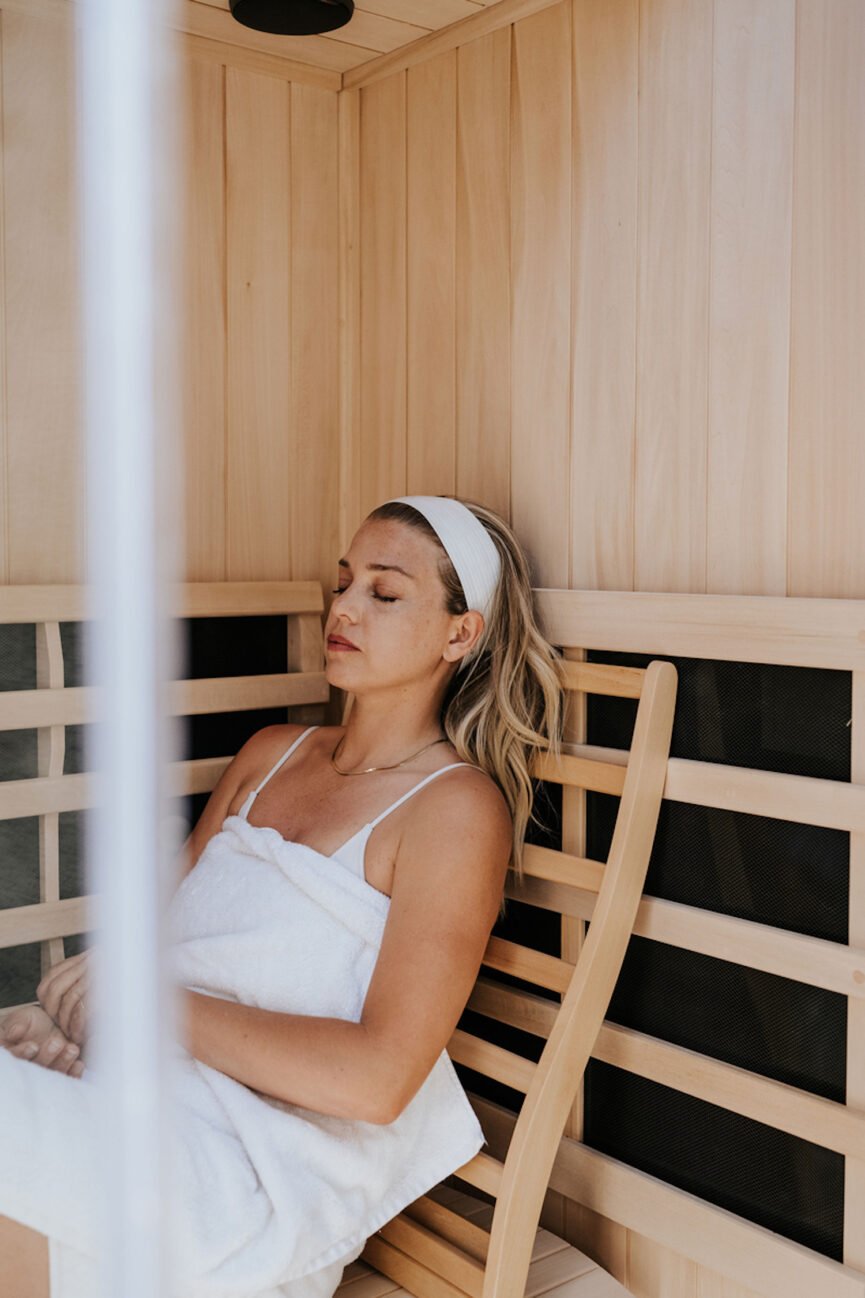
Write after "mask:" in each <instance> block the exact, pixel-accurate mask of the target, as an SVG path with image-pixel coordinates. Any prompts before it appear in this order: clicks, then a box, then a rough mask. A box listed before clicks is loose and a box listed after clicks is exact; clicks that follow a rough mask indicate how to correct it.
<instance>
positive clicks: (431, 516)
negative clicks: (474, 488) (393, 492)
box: [387, 496, 502, 623]
mask: <svg viewBox="0 0 865 1298" xmlns="http://www.w3.org/2000/svg"><path fill="white" fill-rule="evenodd" d="M393 499H394V500H395V501H400V502H402V503H403V504H406V505H412V506H414V508H415V509H416V510H417V511H418V513H420V514H423V516H424V518H425V519H426V520H427V522H428V523H429V524H430V525H431V526H432V528H433V529H434V530H435V533H436V536H437V537H438V538H439V540H440V541H441V543H442V545H443V546H444V548H445V549H446V550H447V552H448V556H449V557H450V561H451V563H452V564H453V566H454V568H455V569H456V573H457V576H458V577H459V579H460V583H461V585H462V588H463V592H464V593H465V597H466V604H467V606H468V607H469V608H473V609H477V611H478V612H479V613H483V615H484V622H485V623H488V621H489V614H490V609H491V608H492V604H493V595H494V594H495V590H496V586H497V585H498V583H499V576H500V575H501V569H502V562H501V559H500V557H499V552H498V550H497V549H496V546H495V542H494V541H493V540H492V538H491V537H490V534H489V532H488V531H487V529H486V528H485V527H484V525H483V523H481V522H479V521H478V519H477V518H476V517H475V515H474V514H473V513H472V511H471V510H470V509H468V508H467V507H466V506H465V505H464V504H463V503H462V501H461V500H454V498H453V496H394V497H393ZM387 503H388V504H390V503H391V502H390V501H388V502H387Z"/></svg>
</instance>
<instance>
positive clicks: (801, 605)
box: [535, 588, 865, 671]
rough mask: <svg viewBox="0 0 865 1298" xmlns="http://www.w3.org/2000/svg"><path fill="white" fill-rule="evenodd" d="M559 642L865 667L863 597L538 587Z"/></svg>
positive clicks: (538, 602)
mask: <svg viewBox="0 0 865 1298" xmlns="http://www.w3.org/2000/svg"><path fill="white" fill-rule="evenodd" d="M535 606H536V608H537V611H538V617H539V620H540V622H541V625H542V627H543V631H544V634H545V635H546V637H547V639H548V640H549V641H550V642H551V643H552V644H554V645H562V646H568V647H574V648H579V649H600V650H604V651H608V652H622V653H637V654H667V655H670V656H676V657H682V658H711V659H718V660H722V661H730V662H749V663H779V664H787V665H788V666H791V667H832V668H838V669H839V670H841V671H863V670H865V600H861V599H809V598H800V597H797V596H789V595H777V596H773V595H699V594H691V593H688V594H685V593H678V592H677V593H673V594H669V593H667V592H662V593H656V592H654V591H630V590H628V591H618V590H554V589H548V588H538V589H536V590H535Z"/></svg>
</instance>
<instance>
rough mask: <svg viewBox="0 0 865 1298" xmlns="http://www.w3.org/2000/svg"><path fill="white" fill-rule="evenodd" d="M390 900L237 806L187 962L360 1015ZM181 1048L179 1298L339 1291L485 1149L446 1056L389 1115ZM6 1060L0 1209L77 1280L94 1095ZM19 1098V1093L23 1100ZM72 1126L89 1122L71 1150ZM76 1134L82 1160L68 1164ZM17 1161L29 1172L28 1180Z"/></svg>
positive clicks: (211, 977)
mask: <svg viewBox="0 0 865 1298" xmlns="http://www.w3.org/2000/svg"><path fill="white" fill-rule="evenodd" d="M389 906H390V898H388V897H387V896H386V895H385V894H384V893H381V892H379V891H378V890H377V889H376V888H373V887H372V885H371V884H369V883H367V882H366V880H365V879H363V878H361V877H359V876H357V875H355V874H353V873H352V872H351V871H350V870H349V869H347V868H346V867H345V866H344V865H342V864H341V863H340V862H339V861H338V860H336V859H334V858H330V857H327V856H324V855H322V854H321V853H319V852H316V851H314V850H313V849H312V848H309V847H306V846H304V845H302V844H299V843H291V842H288V841H287V840H285V839H283V838H282V837H281V835H280V834H278V833H277V832H276V830H273V829H268V828H264V827H262V826H256V825H251V824H249V823H248V822H247V821H246V820H244V819H242V818H241V817H239V816H229V817H228V819H227V820H226V821H225V822H224V824H223V826H222V829H221V831H220V832H219V833H218V834H216V835H215V836H214V837H213V838H212V839H211V840H210V842H209V843H208V845H207V847H206V848H205V850H204V852H203V853H202V855H201V857H200V859H199V861H198V863H197V864H196V866H195V868H194V869H193V870H192V871H191V872H190V873H189V874H188V875H187V876H186V877H185V878H184V880H183V881H182V883H181V885H180V887H179V888H178V890H177V893H176V894H175V897H174V898H173V900H172V903H171V907H170V913H169V921H170V925H171V935H172V939H173V942H174V945H173V946H172V949H171V957H172V961H173V967H174V973H175V975H176V977H177V979H178V981H179V982H180V983H181V984H182V985H183V986H186V987H190V988H192V989H194V990H196V991H201V992H205V993H207V994H209V995H215V996H221V997H224V998H226V999H230V1000H236V1001H239V1002H241V1003H243V1004H247V1005H256V1006H260V1007H261V1008H263V1009H270V1010H280V1011H283V1012H287V1013H300V1014H309V1015H321V1016H326V1017H332V1018H344V1019H350V1020H352V1021H354V1022H357V1021H359V1019H360V1017H361V1012H362V1009H363V1003H364V1000H365V997H366V992H367V989H368V986H369V981H370V978H371V977H372V972H373V969H374V967H375V962H376V959H377V956H378V951H379V947H380V944H381V937H382V933H383V931H384V926H385V922H386V919H387V912H388V908H389ZM0 1055H6V1052H5V1051H0ZM180 1055H181V1057H180V1058H179V1059H177V1060H175V1061H174V1062H175V1064H176V1076H177V1079H178V1085H177V1089H178V1094H177V1097H176V1103H177V1105H178V1113H179V1115H180V1119H181V1120H180V1122H179V1123H178V1126H179V1129H180V1140H179V1148H178V1149H177V1150H176V1151H174V1154H173V1170H174V1177H175V1187H176V1191H175V1193H176V1200H177V1210H178V1212H179V1213H180V1215H181V1217H182V1231H181V1232H179V1234H178V1238H179V1239H181V1241H182V1245H183V1250H182V1257H181V1258H180V1267H181V1270H182V1274H181V1275H179V1276H178V1283H177V1286H176V1292H177V1294H178V1298H307V1294H308V1298H329V1296H330V1294H332V1293H333V1291H334V1289H335V1288H336V1286H337V1284H338V1283H339V1279H340V1275H341V1271H342V1264H343V1263H344V1262H345V1261H346V1260H350V1259H351V1257H354V1256H357V1254H358V1253H359V1252H360V1250H361V1248H362V1247H363V1244H364V1242H365V1240H366V1239H367V1238H368V1237H369V1236H370V1235H371V1234H373V1232H374V1231H376V1230H377V1229H378V1228H379V1227H380V1226H382V1225H384V1223H385V1222H387V1221H389V1220H390V1218H391V1217H393V1216H395V1215H396V1214H397V1213H398V1212H400V1211H401V1210H402V1208H404V1207H405V1206H406V1205H407V1204H408V1203H410V1202H411V1201H412V1200H413V1199H416V1198H417V1197H418V1196H419V1195H421V1194H424V1193H425V1192H426V1191H427V1190H429V1189H430V1188H431V1187H432V1186H433V1185H435V1184H437V1182H439V1181H440V1180H442V1179H443V1178H444V1177H445V1176H447V1175H449V1174H450V1173H451V1172H453V1171H455V1170H456V1168H458V1167H459V1166H461V1165H462V1164H463V1163H465V1162H467V1161H468V1160H469V1159H470V1158H471V1157H473V1155H474V1154H476V1153H477V1152H478V1150H479V1149H480V1148H481V1146H482V1145H483V1144H484V1136H483V1131H482V1129H481V1126H480V1124H479V1122H478V1120H477V1117H476V1116H475V1113H474V1111H473V1110H472V1107H471V1105H470V1104H469V1101H468V1098H467V1096H466V1094H465V1092H464V1090H463V1088H462V1086H461V1085H460V1082H459V1079H458V1078H457V1076H456V1073H455V1071H454V1068H453V1065H452V1063H451V1061H450V1059H449V1058H448V1056H447V1053H446V1052H445V1051H442V1053H441V1055H440V1056H439V1058H438V1060H437V1061H436V1063H435V1065H434V1067H433V1068H432V1070H431V1072H430V1073H429V1075H428V1076H427V1078H426V1080H425V1081H424V1083H423V1085H422V1086H421V1088H420V1090H419V1091H418V1092H417V1093H416V1095H415V1096H414V1097H413V1099H412V1100H411V1102H410V1103H409V1104H408V1106H407V1107H406V1108H405V1109H404V1111H403V1112H402V1113H401V1114H400V1116H399V1117H398V1118H397V1119H396V1121H394V1122H392V1123H390V1124H387V1125H379V1124H375V1123H367V1122H363V1121H360V1120H348V1119H342V1118H335V1117H330V1116H328V1115H324V1114H320V1113H317V1112H315V1111H313V1110H311V1109H306V1108H303V1107H301V1106H298V1105H293V1104H287V1103H283V1102H281V1101H279V1100H275V1099H273V1098H271V1097H269V1096H264V1095H261V1094H259V1093H258V1092H256V1091H254V1090H252V1089H251V1088H249V1087H247V1086H244V1085H242V1084H241V1083H240V1082H237V1081H235V1080H234V1079H232V1078H230V1077H228V1076H226V1075H225V1074H223V1073H220V1072H217V1071H216V1070H215V1069H212V1068H209V1067H208V1066H207V1065H205V1064H202V1063H200V1062H199V1061H198V1060H195V1059H193V1058H191V1057H190V1056H189V1055H188V1054H187V1052H185V1051H182V1050H181V1051H180ZM6 1060H7V1062H8V1065H10V1066H14V1068H12V1071H11V1072H10V1074H9V1084H6V1083H7V1072H6V1071H3V1070H2V1069H3V1066H2V1064H0V1087H2V1099H0V1103H2V1105H3V1116H2V1119H0V1122H2V1123H3V1124H4V1125H5V1124H6V1122H9V1123H20V1124H23V1128H24V1135H23V1136H22V1140H21V1142H20V1148H19V1147H18V1146H19V1142H15V1141H13V1145H14V1146H15V1148H14V1151H13V1160H12V1161H11V1162H8V1160H7V1159H6V1158H5V1157H4V1158H3V1163H4V1166H3V1170H2V1172H0V1213H4V1214H6V1215H8V1216H11V1217H15V1218H16V1219H18V1220H21V1221H25V1222H26V1223H27V1224H29V1225H32V1226H34V1227H35V1228H36V1229H37V1230H42V1231H43V1232H44V1233H46V1234H48V1235H50V1236H53V1237H54V1238H55V1239H56V1240H57V1241H59V1242H58V1243H57V1244H55V1245H53V1246H52V1266H53V1267H55V1268H56V1271H57V1274H58V1275H59V1274H61V1272H62V1269H63V1266H64V1265H66V1266H68V1269H69V1271H70V1273H71V1272H72V1271H73V1270H74V1269H75V1267H74V1266H73V1265H72V1264H73V1263H74V1262H76V1259H75V1258H73V1257H71V1255H68V1254H67V1255H65V1256H64V1253H63V1250H64V1248H66V1246H69V1245H71V1246H73V1247H74V1248H75V1249H78V1250H82V1251H83V1252H85V1253H88V1252H89V1251H90V1250H91V1249H92V1248H93V1247H94V1237H93V1228H92V1222H93V1219H94V1218H93V1212H92V1210H91V1209H90V1208H89V1207H88V1206H87V1205H85V1204H83V1202H82V1198H83V1197H84V1196H82V1193H81V1190H82V1185H84V1184H86V1180H85V1169H86V1168H87V1167H88V1166H90V1164H89V1163H88V1161H87V1160H88V1159H90V1160H91V1161H92V1153H90V1154H88V1152H87V1148H88V1147H87V1138H88V1134H92V1133H93V1132H95V1131H97V1130H98V1126H97V1123H98V1117H97V1113H96V1106H95V1104H94V1092H95V1091H96V1090H97V1089H98V1088H97V1086H96V1085H95V1084H91V1083H90V1082H85V1081H82V1080H75V1079H70V1078H68V1077H64V1076H62V1075H59V1074H55V1073H51V1072H48V1071H46V1070H45V1069H40V1068H38V1067H37V1066H35V1065H32V1064H27V1063H24V1062H23V1061H21V1060H16V1059H14V1058H12V1057H11V1056H8V1055H6ZM12 1073H14V1079H13V1076H12ZM25 1074H26V1079H25ZM37 1074H38V1075H39V1076H38V1078H37V1076H36V1075H37ZM13 1080H14V1084H13ZM37 1081H38V1085H36V1086H32V1085H30V1084H31V1083H34V1082H37ZM19 1082H21V1085H20V1086H19V1085H18V1083H19ZM7 1092H14V1093H15V1094H16V1095H17V1097H18V1098H17V1099H16V1101H15V1103H14V1104H13V1105H12V1107H11V1109H10V1106H9V1102H8V1099H7ZM37 1123H39V1124H45V1127H46V1128H50V1130H47V1129H46V1130H42V1131H39V1130H37V1126H36V1124H37ZM70 1123H72V1124H75V1125H76V1130H77V1134H76V1137H75V1140H74V1141H73V1142H72V1143H71V1146H70V1142H69V1140H68V1136H67V1135H65V1134H64V1133H65V1132H66V1128H67V1125H68V1124H70ZM78 1124H80V1126H79V1125H78ZM64 1140H65V1141H66V1145H67V1147H71V1149H72V1150H73V1158H74V1159H75V1160H76V1161H75V1162H74V1163H73V1164H72V1165H71V1166H69V1165H68V1164H67V1165H66V1166H65V1167H64V1166H62V1164H63V1159H62V1158H61V1157H60V1152H62V1151H63V1150H64ZM31 1142H32V1143H31ZM4 1144H5V1142H4ZM34 1151H35V1157H34ZM5 1153H6V1150H5V1149H4V1155H5ZM79 1160H80V1161H79ZM7 1162H8V1168H7ZM16 1165H17V1169H21V1168H23V1169H24V1170H25V1175H24V1182H23V1184H19V1178H18V1176H17V1169H16ZM7 1170H9V1171H10V1172H11V1175H9V1176H8V1177H7ZM19 1189H20V1190H21V1193H19ZM303 1277H308V1290H307V1288H306V1287H304V1285H303V1283H302V1280H303ZM67 1288H69V1290H70V1293H69V1295H68V1296H67V1293H66V1290H65V1289H64V1291H63V1298H72V1291H73V1288H74V1287H73V1286H72V1285H71V1284H70V1285H69V1286H67ZM52 1298H56V1296H55V1295H54V1294H52ZM76 1298H77V1295H76Z"/></svg>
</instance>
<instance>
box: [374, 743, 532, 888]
mask: <svg viewBox="0 0 865 1298" xmlns="http://www.w3.org/2000/svg"><path fill="white" fill-rule="evenodd" d="M412 804H414V805H413V806H412ZM408 807H411V814H410V815H407V816H406V818H405V821H404V824H403V829H402V833H401V836H400V842H399V846H398V849H397V856H396V863H395V864H396V869H395V879H398V878H399V875H400V873H401V872H402V876H403V880H405V878H406V875H409V874H415V872H417V873H418V874H422V875H424V876H426V877H427V878H428V879H430V880H433V879H434V880H435V881H436V883H437V886H438V887H439V888H442V887H443V888H446V889H451V888H456V889H457V890H458V891H459V892H461V893H463V895H464V899H466V898H465V889H466V887H469V888H473V889H474V890H475V892H476V894H477V895H478V896H483V895H491V894H494V895H495V896H496V898H498V896H499V894H500V890H501V887H502V885H503V883H504V879H505V875H506V872H507V867H508V864H509V862H510V859H511V849H512V845H513V819H512V817H511V812H510V808H509V807H508V804H507V801H506V799H505V796H504V794H503V793H502V791H501V789H500V788H499V786H498V784H497V783H496V781H495V780H494V779H493V778H492V776H490V775H488V774H487V773H486V771H483V770H481V769H480V768H479V767H456V768H454V769H453V770H450V771H448V772H447V773H446V774H444V775H441V776H440V777H439V778H438V779H435V780H431V781H430V783H429V784H428V785H427V786H426V787H425V788H424V789H422V790H420V792H419V793H418V794H417V796H416V797H414V798H412V799H411V801H410V803H409V804H408ZM408 807H407V810H408ZM403 862H408V863H410V864H408V866H407V868H406V866H405V865H403ZM496 905H498V900H496Z"/></svg>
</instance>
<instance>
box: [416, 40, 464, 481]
mask: <svg viewBox="0 0 865 1298" xmlns="http://www.w3.org/2000/svg"><path fill="white" fill-rule="evenodd" d="M406 76H407V83H406V168H407V177H406V184H407V210H406V226H407V230H406V239H407V277H408V279H407V285H406V291H407V313H408V320H407V331H408V333H407V349H408V350H407V362H406V363H407V392H406V401H407V449H406V455H407V460H406V489H407V492H408V493H409V494H415V493H417V494H420V495H453V493H454V491H455V488H456V417H455V416H456V410H455V400H456V372H457V355H456V338H455V326H456V311H455V300H456V130H457V122H456V113H457V59H456V52H455V51H453V50H447V51H445V52H444V53H443V54H439V55H437V56H436V57H435V58H432V59H429V60H428V61H427V62H425V63H419V64H417V65H416V66H414V67H411V68H409V69H408V72H407V74H406Z"/></svg>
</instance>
